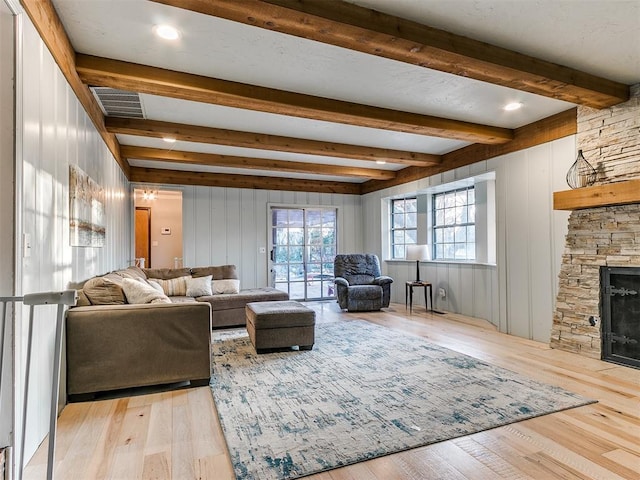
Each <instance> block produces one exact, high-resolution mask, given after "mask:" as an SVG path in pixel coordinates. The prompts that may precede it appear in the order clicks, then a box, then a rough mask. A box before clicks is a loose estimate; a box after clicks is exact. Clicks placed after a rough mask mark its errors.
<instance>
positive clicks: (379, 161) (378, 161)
mask: <svg viewBox="0 0 640 480" xmlns="http://www.w3.org/2000/svg"><path fill="white" fill-rule="evenodd" d="M376 163H377V164H378V165H384V164H385V163H387V161H386V160H376Z"/></svg>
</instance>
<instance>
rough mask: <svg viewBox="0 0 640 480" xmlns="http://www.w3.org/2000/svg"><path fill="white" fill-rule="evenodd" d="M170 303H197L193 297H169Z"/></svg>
mask: <svg viewBox="0 0 640 480" xmlns="http://www.w3.org/2000/svg"><path fill="white" fill-rule="evenodd" d="M169 300H171V303H193V302H197V300H196V299H195V298H193V297H169Z"/></svg>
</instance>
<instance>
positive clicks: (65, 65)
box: [20, 0, 129, 177]
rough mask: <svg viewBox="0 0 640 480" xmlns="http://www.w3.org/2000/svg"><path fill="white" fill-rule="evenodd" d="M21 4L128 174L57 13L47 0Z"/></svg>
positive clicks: (118, 147) (112, 135)
mask: <svg viewBox="0 0 640 480" xmlns="http://www.w3.org/2000/svg"><path fill="white" fill-rule="evenodd" d="M20 3H21V4H22V7H23V8H24V10H25V12H26V13H27V15H28V16H29V18H30V19H31V21H32V22H33V24H34V26H35V27H36V30H37V31H38V33H39V34H40V37H41V38H42V40H43V41H44V43H45V45H46V46H47V48H48V49H49V51H50V52H51V55H52V56H53V59H54V60H55V62H56V63H57V64H58V67H60V70H61V71H62V74H63V75H64V78H66V80H67V82H69V85H70V86H71V89H72V90H73V92H74V93H75V94H76V97H78V101H79V102H80V104H81V105H82V107H83V108H84V110H85V112H87V115H88V116H89V118H90V119H91V122H92V123H93V125H94V126H95V127H96V130H97V131H98V133H99V134H100V136H101V137H102V139H103V140H104V143H105V144H106V145H107V148H108V149H109V151H110V152H111V154H112V155H113V156H114V158H115V160H116V162H117V163H118V165H120V168H121V169H122V171H123V172H124V174H125V176H127V177H128V176H129V164H128V163H127V162H126V161H124V160H123V159H122V158H120V145H119V144H118V140H117V139H116V136H115V135H114V134H112V133H109V132H108V131H107V129H106V128H105V125H104V115H103V114H102V110H101V109H100V106H99V105H98V102H97V101H96V99H95V97H94V96H93V95H92V94H91V92H90V91H89V88H88V87H87V86H86V85H85V84H84V83H82V80H80V77H79V76H78V72H77V71H76V65H75V59H76V54H75V51H74V50H73V46H72V45H71V41H70V40H69V37H68V36H67V32H66V31H65V29H64V27H63V25H62V22H61V21H60V17H58V14H57V12H56V10H55V8H54V7H53V5H52V4H51V1H50V0H20Z"/></svg>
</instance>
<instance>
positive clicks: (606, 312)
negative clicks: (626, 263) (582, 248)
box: [600, 267, 640, 368]
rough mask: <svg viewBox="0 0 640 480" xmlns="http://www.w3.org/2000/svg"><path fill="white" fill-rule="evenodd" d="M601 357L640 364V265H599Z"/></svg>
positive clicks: (630, 364)
mask: <svg viewBox="0 0 640 480" xmlns="http://www.w3.org/2000/svg"><path fill="white" fill-rule="evenodd" d="M600 280H601V281H600V285H601V287H600V292H601V305H602V312H601V313H602V323H601V328H602V335H601V337H602V359H603V360H605V361H608V362H613V363H619V364H622V365H628V366H631V367H635V368H640V267H600Z"/></svg>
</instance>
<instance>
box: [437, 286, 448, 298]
mask: <svg viewBox="0 0 640 480" xmlns="http://www.w3.org/2000/svg"><path fill="white" fill-rule="evenodd" d="M438 295H440V296H441V297H442V298H445V297H446V296H447V291H446V290H445V289H444V288H439V289H438Z"/></svg>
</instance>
